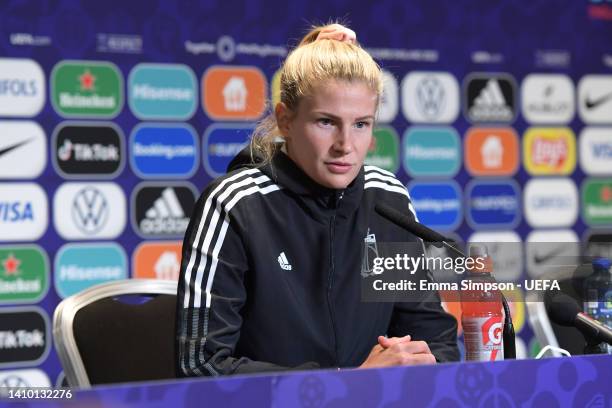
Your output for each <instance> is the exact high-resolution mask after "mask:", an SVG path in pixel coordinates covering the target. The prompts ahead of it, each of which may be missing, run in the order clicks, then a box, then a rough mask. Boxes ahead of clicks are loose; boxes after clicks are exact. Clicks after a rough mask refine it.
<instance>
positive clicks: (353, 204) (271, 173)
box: [260, 150, 364, 213]
mask: <svg viewBox="0 0 612 408" xmlns="http://www.w3.org/2000/svg"><path fill="white" fill-rule="evenodd" d="M260 169H261V171H262V172H263V173H264V174H266V175H267V176H268V177H270V178H271V179H272V180H274V182H275V183H277V184H279V185H280V186H282V187H283V188H285V189H287V190H290V191H291V192H293V193H295V194H296V195H299V196H302V197H309V198H312V199H314V200H315V201H317V202H318V203H319V204H321V205H322V206H323V207H326V208H338V209H339V210H340V209H342V210H343V211H341V212H342V213H345V212H346V211H348V212H352V211H354V210H355V209H356V208H357V207H358V206H359V203H360V202H361V196H362V194H363V185H364V170H363V166H362V167H361V169H360V170H359V173H358V174H357V177H356V178H355V179H354V180H353V181H352V182H351V184H349V185H348V186H347V187H346V188H345V189H341V190H337V189H332V188H328V187H324V186H322V185H320V184H318V183H317V182H316V181H314V180H313V179H311V178H310V177H309V176H308V175H307V174H306V173H305V172H304V171H303V170H302V169H301V168H299V167H298V166H297V165H296V164H295V162H294V161H293V160H292V159H291V158H289V156H287V155H286V154H285V153H283V152H282V151H280V150H278V151H277V152H276V154H275V155H274V157H273V158H272V161H271V163H270V164H268V165H265V166H263V167H261V168H260Z"/></svg>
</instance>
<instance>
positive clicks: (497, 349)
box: [462, 316, 504, 361]
mask: <svg viewBox="0 0 612 408" xmlns="http://www.w3.org/2000/svg"><path fill="white" fill-rule="evenodd" d="M462 324H463V341H464V343H465V351H466V353H465V359H466V360H469V361H496V360H503V359H504V344H503V328H504V323H503V316H490V317H465V316H464V317H463V319H462Z"/></svg>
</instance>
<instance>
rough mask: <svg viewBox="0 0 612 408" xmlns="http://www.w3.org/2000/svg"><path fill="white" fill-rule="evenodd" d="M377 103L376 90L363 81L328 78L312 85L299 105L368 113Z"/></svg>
mask: <svg viewBox="0 0 612 408" xmlns="http://www.w3.org/2000/svg"><path fill="white" fill-rule="evenodd" d="M377 104H378V95H377V93H376V91H375V90H373V89H371V88H370V87H369V86H368V85H367V84H366V83H365V82H363V81H344V80H328V81H325V82H322V83H320V84H317V85H314V86H313V87H312V89H311V91H310V92H309V95H308V96H306V97H304V103H303V104H301V105H303V106H304V108H307V109H308V110H333V111H338V112H342V111H344V112H355V111H361V112H363V114H364V115H369V114H373V113H374V111H375V110H376V106H377ZM330 113H331V112H330Z"/></svg>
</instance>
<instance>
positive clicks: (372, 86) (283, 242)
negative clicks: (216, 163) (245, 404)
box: [177, 24, 459, 376]
mask: <svg viewBox="0 0 612 408" xmlns="http://www.w3.org/2000/svg"><path fill="white" fill-rule="evenodd" d="M381 81H382V80H381V71H380V68H379V66H378V65H377V64H376V62H374V60H373V59H372V58H371V56H370V55H369V54H368V53H367V52H365V51H364V50H363V49H362V48H361V47H360V46H359V45H358V44H357V41H356V36H355V33H354V32H352V31H350V30H349V29H347V28H345V27H343V26H340V25H337V24H334V25H328V26H322V27H316V28H314V29H313V30H312V31H311V32H309V33H308V34H307V35H306V36H305V37H304V39H303V40H302V42H301V43H300V44H299V46H298V47H297V48H296V49H295V50H293V52H291V53H290V54H289V56H288V57H287V59H286V60H285V62H284V65H283V67H282V73H281V102H280V103H278V104H277V106H276V107H275V109H274V112H273V113H272V114H271V115H270V116H269V117H268V118H267V119H266V120H264V121H263V122H262V123H261V124H260V125H259V127H258V128H257V129H256V131H255V133H254V135H253V137H252V142H251V145H250V146H249V147H248V148H247V149H245V150H244V151H243V152H242V153H241V154H239V155H238V156H237V157H236V158H235V159H234V160H233V162H232V163H231V164H230V167H229V169H228V173H227V174H226V175H225V176H223V177H220V178H219V179H217V180H214V181H213V182H212V183H211V184H210V185H209V186H208V187H207V188H206V189H205V191H204V193H203V194H202V196H201V198H200V199H199V201H198V204H197V206H196V209H195V211H194V214H193V216H192V218H191V223H190V225H189V228H188V229H187V232H186V235H185V240H184V243H183V260H182V265H181V276H180V278H179V290H178V306H177V362H178V368H179V373H180V375H184V376H197V375H206V376H217V375H225V374H237V373H252V372H261V371H280V370H287V369H308V368H331V367H337V368H343V367H385V366H395V365H411V364H431V363H435V362H436V361H452V360H458V358H459V353H458V349H457V344H456V321H455V320H454V318H453V317H452V316H450V315H448V314H446V313H445V312H444V311H443V309H442V308H441V307H440V301H439V298H438V297H437V295H436V294H434V293H431V294H429V298H428V300H427V301H423V302H420V303H417V302H403V303H400V302H397V303H388V302H380V303H368V302H362V301H361V298H360V296H361V291H360V285H361V280H362V277H361V274H360V271H361V262H362V258H361V257H362V253H363V248H364V237H366V235H369V234H374V236H375V237H376V238H377V239H378V241H379V242H380V241H382V242H385V241H386V242H391V241H406V240H407V236H408V234H407V233H406V232H404V231H403V230H401V229H399V228H398V227H396V226H394V225H392V224H391V223H389V222H388V221H386V220H384V219H382V218H380V217H379V216H378V215H377V214H376V213H375V212H374V204H375V203H377V202H381V201H382V202H385V203H388V204H390V205H393V206H395V207H396V208H398V209H408V208H409V207H410V208H411V206H410V204H409V203H410V201H409V197H408V193H407V192H406V189H405V188H404V186H403V185H402V183H401V182H399V181H398V180H397V179H396V178H395V177H394V175H393V174H391V173H389V172H386V171H384V170H381V169H379V168H376V167H373V166H364V160H365V157H366V153H367V151H368V148H369V147H370V144H371V142H372V129H373V127H374V123H375V117H376V110H377V107H378V100H379V98H380V95H381V92H382V83H381ZM411 239H413V240H414V241H415V242H416V238H415V237H412V238H411Z"/></svg>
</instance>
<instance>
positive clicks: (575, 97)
mask: <svg viewBox="0 0 612 408" xmlns="http://www.w3.org/2000/svg"><path fill="white" fill-rule="evenodd" d="M330 16H334V17H337V16H340V17H346V18H347V20H348V21H349V22H350V24H351V26H352V27H353V28H354V29H355V30H356V31H357V33H358V36H359V39H360V40H361V42H362V44H363V45H364V47H366V48H367V49H368V50H369V51H370V52H371V53H372V55H373V56H374V57H375V58H376V59H377V60H378V61H379V62H380V64H381V66H382V67H383V69H384V75H385V94H384V97H383V98H382V101H381V108H380V115H379V123H378V127H377V129H376V131H375V136H376V143H375V145H374V146H373V147H372V150H371V152H370V154H369V156H368V159H367V160H368V162H369V163H371V164H375V165H378V166H381V167H383V168H385V169H388V170H389V171H392V172H394V173H395V174H397V176H398V177H399V178H400V179H401V180H402V181H403V182H404V183H405V184H406V186H407V188H408V189H409V190H410V193H411V195H412V197H413V200H414V205H415V207H416V210H417V211H418V212H419V216H420V219H421V221H423V222H424V223H426V224H428V225H430V226H431V227H434V228H436V229H438V230H440V231H443V232H444V233H446V234H448V235H450V236H452V237H455V238H460V239H463V240H470V239H471V240H477V241H489V242H490V241H503V242H513V243H515V245H516V251H517V252H515V253H518V254H524V259H525V260H523V256H518V257H517V256H510V254H509V253H508V251H503V250H501V249H500V248H498V247H497V246H495V245H491V248H490V251H491V252H492V253H493V256H494V257H495V262H496V269H497V270H498V272H499V274H500V275H501V276H503V278H504V279H507V280H517V279H522V278H524V277H535V276H540V275H541V274H542V273H545V272H546V271H547V269H548V270H550V268H547V267H546V262H547V260H550V258H551V257H553V256H554V255H555V254H558V253H571V252H568V251H571V250H572V248H569V249H568V248H566V246H567V245H568V243H571V242H583V243H585V244H588V245H585V247H586V249H587V250H588V251H590V253H599V254H605V255H608V256H609V255H610V254H611V253H612V249H611V248H610V245H609V244H607V243H606V242H610V241H611V238H612V50H611V49H610V47H609V39H610V38H612V22H611V21H609V20H610V17H611V16H612V5H610V2H609V1H608V2H605V1H601V0H599V1H595V0H593V1H589V0H566V1H557V0H540V1H521V2H517V1H511V0H507V1H499V2H491V1H485V0H482V1H472V2H469V4H466V3H463V2H455V1H451V0H445V1H437V2H427V1H416V0H415V1H396V0H383V1H376V2H374V1H372V2H370V3H369V4H368V2H360V3H359V6H358V7H357V6H355V5H354V4H353V3H351V2H346V1H343V0H331V1H328V2H326V4H325V7H320V5H315V4H308V3H307V2H299V3H294V2H284V1H276V0H270V1H262V0H255V1H249V2H240V1H233V0H226V1H223V2H221V1H217V0H206V1H199V2H198V1H187V0H185V1H161V0H155V1H130V2H125V1H116V0H109V1H105V2H79V1H76V0H62V1H60V0H52V1H48V2H38V1H27V0H26V1H4V2H2V3H1V5H0V305H1V307H0V368H1V369H2V370H3V371H5V373H3V374H2V376H0V378H5V379H6V378H10V379H11V381H13V382H19V383H22V382H23V383H27V384H29V385H47V384H55V383H57V382H58V381H60V380H61V377H62V374H61V367H60V365H59V362H58V359H57V356H56V354H55V351H54V350H53V344H52V338H51V336H50V330H51V327H50V323H51V318H52V315H53V310H54V308H55V306H56V305H57V303H58V302H59V301H60V300H61V299H62V298H64V297H66V296H69V295H71V294H74V293H76V292H78V291H80V290H82V289H83V288H86V287H89V286H91V285H94V284H96V283H99V282H104V281H109V280H114V279H123V278H156V277H157V278H165V279H176V276H177V274H178V267H179V262H180V245H181V243H180V240H181V238H182V235H183V233H184V230H185V227H186V225H187V223H188V221H189V217H190V214H191V211H192V209H193V206H194V202H195V199H196V198H197V195H198V193H199V192H200V191H202V190H203V188H204V187H205V186H206V185H207V184H208V183H209V182H210V180H211V179H212V178H213V177H216V176H218V175H220V174H223V173H224V172H225V169H226V166H227V164H228V163H229V160H230V159H231V158H232V157H233V155H234V154H235V153H236V152H238V151H239V150H240V149H241V148H242V147H243V146H244V145H245V143H246V142H247V140H248V138H249V135H250V133H251V131H252V129H253V126H254V125H255V123H256V122H257V121H258V120H260V119H261V118H262V117H263V115H264V114H265V112H266V104H267V103H268V102H269V101H272V102H275V101H277V100H278V84H279V77H278V74H277V70H278V68H279V66H280V63H281V61H282V60H283V58H284V57H285V56H286V54H287V50H288V49H290V47H291V46H292V45H294V44H295V43H296V42H297V41H298V39H299V38H300V37H301V35H302V33H303V31H304V29H305V25H306V22H318V21H325V20H327V19H328V18H329V17H330ZM298 233H299V232H297V231H296V234H298ZM531 241H533V242H560V243H562V244H561V245H562V246H557V247H553V248H551V250H550V251H549V252H547V253H539V252H537V251H535V250H530V249H529V248H526V247H525V243H526V242H531ZM583 250H584V248H583ZM270 262H272V263H273V262H276V260H270ZM511 298H512V299H515V300H517V303H514V304H513V308H514V313H515V321H516V325H517V327H516V328H517V332H518V333H519V339H518V340H517V343H518V344H517V345H518V346H519V347H518V348H519V354H520V355H522V356H527V355H533V353H534V352H536V351H537V348H538V345H537V343H536V342H534V341H533V338H532V337H533V335H532V331H531V329H530V328H529V327H528V324H526V323H525V322H526V319H525V311H524V307H523V305H522V304H520V303H518V301H520V300H522V299H523V298H524V293H521V292H520V291H517V292H515V293H512V294H511ZM448 307H449V308H450V309H451V310H455V311H456V305H449V306H448ZM6 381H8V380H6Z"/></svg>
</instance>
